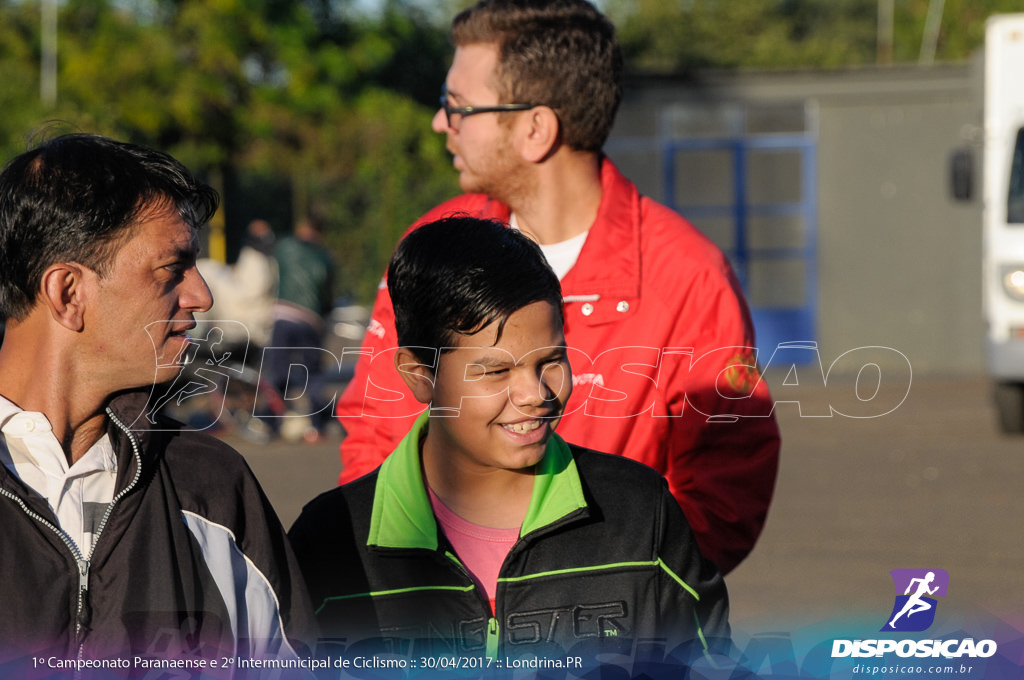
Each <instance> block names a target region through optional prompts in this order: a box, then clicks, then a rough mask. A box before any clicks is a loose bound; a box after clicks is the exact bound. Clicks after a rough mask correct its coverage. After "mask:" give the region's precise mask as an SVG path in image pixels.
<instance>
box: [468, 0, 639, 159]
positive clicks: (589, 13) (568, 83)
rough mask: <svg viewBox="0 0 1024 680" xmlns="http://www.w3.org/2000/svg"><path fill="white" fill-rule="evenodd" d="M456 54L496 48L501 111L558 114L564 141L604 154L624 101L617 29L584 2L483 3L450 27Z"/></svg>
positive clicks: (499, 0)
mask: <svg viewBox="0 0 1024 680" xmlns="http://www.w3.org/2000/svg"><path fill="white" fill-rule="evenodd" d="M451 37H452V42H453V43H454V44H455V46H456V47H464V46H466V45H473V44H478V43H485V44H494V45H497V47H498V65H497V67H496V70H495V71H496V72H495V79H494V80H495V81H494V82H493V83H491V85H492V86H493V87H494V89H495V90H496V91H497V93H498V97H499V101H500V103H502V104H520V103H526V104H537V105H540V104H543V105H546V106H550V107H551V108H552V109H554V110H555V112H556V113H557V114H558V119H559V121H560V122H561V124H562V135H563V141H564V142H565V144H566V145H567V146H568V147H569V148H570V149H575V150H577V151H595V152H596V151H600V150H601V147H602V146H604V143H605V140H607V139H608V134H609V133H610V132H611V129H612V124H613V123H614V122H615V113H616V111H617V110H618V108H619V103H620V102H621V100H622V83H621V78H622V54H621V52H620V50H619V45H618V42H617V41H616V38H615V26H614V25H613V24H612V22H611V21H609V20H608V19H607V18H606V17H605V16H604V15H603V14H601V12H599V11H598V10H597V9H596V8H595V7H594V6H593V5H592V4H590V3H589V2H586V0H480V2H478V3H477V4H475V5H473V6H472V7H470V8H469V9H466V10H463V11H462V12H460V13H459V14H458V15H456V17H455V19H453V20H452V28H451Z"/></svg>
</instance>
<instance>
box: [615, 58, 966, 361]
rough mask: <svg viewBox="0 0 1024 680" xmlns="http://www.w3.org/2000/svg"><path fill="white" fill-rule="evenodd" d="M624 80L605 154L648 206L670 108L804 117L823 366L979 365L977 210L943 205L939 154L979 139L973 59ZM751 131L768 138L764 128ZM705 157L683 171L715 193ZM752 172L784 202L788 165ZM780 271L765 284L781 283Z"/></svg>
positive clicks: (758, 285)
mask: <svg viewBox="0 0 1024 680" xmlns="http://www.w3.org/2000/svg"><path fill="white" fill-rule="evenodd" d="M628 82H629V83H630V84H629V86H628V88H627V94H626V99H625V101H624V104H623V108H622V110H621V112H620V115H619V118H618V121H617V123H616V128H615V130H614V132H613V135H612V139H611V140H609V145H608V151H609V155H610V156H611V157H612V158H613V159H614V160H615V161H616V162H617V163H619V165H620V166H621V167H622V168H623V170H624V172H625V173H626V174H627V175H628V176H630V177H631V178H633V179H634V181H636V182H637V184H638V185H639V186H640V189H641V191H643V192H644V193H647V194H649V195H651V196H653V197H655V198H658V199H659V200H662V199H663V197H664V195H665V193H664V187H663V186H662V182H663V179H662V173H661V158H660V154H659V151H658V148H659V145H658V142H659V140H662V141H663V140H665V139H668V138H670V137H672V136H673V135H675V134H678V131H676V130H673V126H672V125H671V124H670V123H667V122H666V121H670V120H671V119H674V118H678V111H679V110H680V109H681V108H682V109H684V110H685V109H686V108H692V109H694V110H700V111H704V112H707V111H709V110H711V111H714V110H716V107H717V108H718V109H720V110H721V111H722V112H723V115H728V111H730V110H735V109H736V108H737V107H738V108H739V109H741V110H747V111H749V112H762V113H763V112H765V111H768V112H771V111H780V112H786V111H789V112H790V113H791V112H792V110H794V109H797V110H803V111H805V112H806V119H805V124H806V126H807V127H808V128H809V129H808V130H807V132H808V133H809V134H812V135H815V136H816V137H817V141H818V144H817V157H818V162H817V173H816V185H817V201H818V215H817V239H816V248H817V260H816V265H817V282H818V285H817V299H816V300H815V301H814V302H815V303H816V306H817V337H816V338H815V339H816V340H817V341H818V344H819V350H820V353H821V357H822V361H823V362H824V363H825V366H826V368H827V366H828V364H829V363H830V362H831V361H832V360H833V359H835V358H836V357H838V356H839V355H841V354H842V353H843V352H845V351H847V350H850V349H854V348H856V347H860V346H866V345H882V346H887V347H892V348H895V349H897V350H899V351H900V352H902V353H903V354H905V355H906V356H907V357H908V358H909V360H910V362H911V365H912V366H913V369H914V371H915V373H917V374H969V373H979V372H982V371H983V369H984V361H983V354H982V351H983V337H984V328H983V324H982V317H981V283H980V281H981V203H980V198H975V199H974V200H973V201H972V202H969V203H957V202H954V201H953V200H952V198H951V195H950V189H949V186H950V181H949V159H950V154H951V152H952V151H953V150H954V149H955V148H958V147H962V146H965V145H969V144H974V143H976V142H977V141H978V139H979V137H978V133H979V131H978V125H979V124H980V121H981V89H980V70H979V67H978V65H977V64H965V65H955V66H937V67H930V68H918V67H904V68H888V69H865V70H855V71H843V72H831V73H771V74H736V75H713V76H705V77H703V78H700V79H699V80H698V81H696V82H692V81H691V82H678V81H672V80H671V79H637V78H631V79H629V80H628ZM673 111H674V112H675V113H671V112H673ZM784 117H785V116H781V117H779V116H776V118H778V119H779V120H781V119H782V118H784ZM790 117H792V116H791V115H790ZM748 118H751V119H752V118H753V116H752V115H751V116H748ZM769 118H770V116H769ZM752 124H754V123H750V122H749V120H748V123H747V125H748V126H750V125H752ZM759 124H760V125H762V126H766V127H767V128H768V129H769V131H770V128H771V125H772V123H771V122H770V121H769V122H763V121H762V122H761V123H759ZM781 125H782V126H783V127H785V125H786V124H784V123H783V124H781ZM692 130H693V127H692V126H691V128H690V130H689V131H688V132H687V134H691V133H692ZM690 162H692V163H697V164H700V163H701V161H700V160H699V159H696V160H692V161H690ZM715 162H716V161H713V160H710V159H709V160H708V161H707V162H706V163H705V165H706V166H707V167H702V168H697V169H691V170H692V172H691V173H690V175H691V176H692V177H695V178H701V177H703V178H704V179H703V181H704V183H705V184H707V186H703V187H699V188H698V190H697V193H702V194H708V195H712V194H715V193H720V192H721V191H722V190H723V188H722V187H721V186H720V185H718V184H719V183H720V181H721V179H718V180H711V181H709V180H708V178H709V177H712V178H714V177H718V178H721V177H722V174H721V172H720V171H717V170H715V168H714V167H713V166H714V164H715ZM762 165H763V167H761V168H760V169H759V170H755V169H752V171H751V175H750V178H749V180H748V181H749V182H750V183H751V184H759V185H760V188H757V187H755V188H754V193H760V194H764V193H765V192H766V191H767V192H769V193H770V192H771V191H777V192H778V193H779V194H780V195H782V199H783V200H788V199H786V197H785V195H786V194H791V193H792V188H791V187H792V186H794V182H793V181H792V180H791V179H787V178H786V175H792V174H794V173H799V172H800V169H799V165H795V166H794V164H793V162H792V159H787V158H780V159H778V161H777V162H767V163H762ZM976 167H978V168H980V146H979V147H978V148H977V149H976ZM979 179H980V178H979ZM695 181H697V182H699V181H701V180H695ZM716 185H717V186H716ZM772 187H774V189H773V188H772ZM975 194H976V195H977V196H980V185H976V191H975ZM682 211H683V212H684V214H685V207H683V208H682ZM695 222H697V221H696V220H695ZM699 226H700V225H699ZM708 231H709V235H711V236H712V238H716V239H718V240H719V242H720V244H721V245H723V247H726V248H727V247H728V245H729V244H728V242H727V240H726V241H723V240H722V239H723V237H722V236H721V234H715V233H710V232H715V231H716V230H715V229H714V228H710V229H708ZM724 231H726V232H727V231H728V230H724ZM779 272H780V273H779V275H778V276H777V277H775V278H776V284H774V285H779V286H783V287H784V286H785V285H787V284H786V282H785V280H784V279H785V275H784V272H783V271H782V270H779ZM772 285H773V284H772V283H771V282H769V281H766V280H765V279H764V277H760V278H759V279H751V281H750V293H749V297H750V299H751V301H752V303H754V304H758V303H757V300H758V299H771V298H772V296H773V295H775V296H776V297H777V296H778V294H777V293H773V292H772V291H771V290H763V289H764V288H767V287H771V286H772ZM793 339H794V340H803V339H806V338H793ZM885 356H886V355H885V354H884V353H883V354H880V355H879V357H880V359H881V360H882V361H883V362H884V361H886V359H885ZM892 357H896V355H894V354H893V355H892Z"/></svg>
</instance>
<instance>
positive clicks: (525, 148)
mask: <svg viewBox="0 0 1024 680" xmlns="http://www.w3.org/2000/svg"><path fill="white" fill-rule="evenodd" d="M521 120H522V125H523V129H522V133H523V134H522V137H521V138H520V144H521V146H520V153H522V155H523V158H524V159H526V160H527V161H529V162H531V163H539V162H541V161H542V160H544V159H545V158H547V157H548V156H550V155H551V154H552V153H554V152H555V150H556V149H557V148H558V144H559V143H560V141H561V139H560V132H561V124H560V123H559V121H558V115H557V114H556V113H555V112H554V110H553V109H551V108H550V107H548V106H537V107H534V108H532V109H530V110H529V111H526V112H524V115H523V117H522V119H521Z"/></svg>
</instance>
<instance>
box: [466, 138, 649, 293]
mask: <svg viewBox="0 0 1024 680" xmlns="http://www.w3.org/2000/svg"><path fill="white" fill-rule="evenodd" d="M640 210H641V206H640V192H639V191H637V188H636V185H635V184H633V182H631V181H630V180H629V179H627V178H626V177H625V176H624V175H623V174H622V173H621V172H619V169H618V168H617V167H616V166H615V163H613V162H612V161H611V159H609V158H607V157H605V156H604V155H602V156H601V204H600V205H599V206H598V209H597V218H595V220H594V225H593V226H592V227H591V229H590V235H589V236H587V240H586V242H585V243H584V244H583V250H581V251H580V256H579V259H578V260H577V261H576V265H574V266H573V268H572V269H570V270H569V272H568V273H567V274H566V275H565V277H564V278H563V279H562V290H563V291H564V292H565V294H566V295H567V296H570V297H571V296H577V295H587V296H593V295H597V296H599V297H608V298H616V299H618V298H636V297H639V296H640V274H641V271H640V268H641V265H642V262H641V249H640V237H641V234H640ZM481 213H482V215H483V216H484V217H489V218H493V219H498V220H502V221H504V222H508V220H509V217H510V214H511V213H510V210H509V207H508V206H507V205H505V204H503V203H499V202H498V201H495V200H494V199H490V198H488V199H486V201H485V203H484V205H483V208H482V210H481Z"/></svg>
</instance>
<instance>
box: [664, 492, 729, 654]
mask: <svg viewBox="0 0 1024 680" xmlns="http://www.w3.org/2000/svg"><path fill="white" fill-rule="evenodd" d="M659 502H660V511H659V517H660V523H659V524H660V526H659V527H658V532H657V537H658V545H657V546H656V552H657V559H658V562H659V566H660V568H661V572H660V582H659V592H660V598H659V630H662V631H664V633H665V638H666V640H667V641H668V642H669V648H668V651H670V652H672V651H673V650H674V654H675V655H677V656H678V655H688V656H691V657H699V656H703V655H705V654H709V653H715V652H722V651H724V650H727V649H728V647H729V645H730V637H731V631H730V628H729V596H728V594H727V592H726V588H725V581H724V580H723V579H722V575H721V573H720V572H719V571H718V569H717V568H716V567H715V565H714V564H713V563H712V562H710V561H708V560H707V559H705V558H704V557H703V556H702V555H701V553H700V549H699V548H698V547H697V542H696V541H695V540H694V535H693V532H692V531H691V529H690V526H689V524H688V523H687V521H686V517H685V516H684V515H683V513H682V510H681V509H680V508H679V504H678V503H676V501H675V499H674V498H673V497H672V495H671V494H670V493H669V490H668V486H667V485H666V484H665V483H664V482H663V483H662V492H661V495H660V499H659ZM679 645H682V646H681V647H680V646H679Z"/></svg>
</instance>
